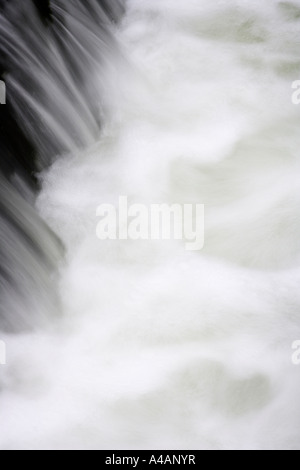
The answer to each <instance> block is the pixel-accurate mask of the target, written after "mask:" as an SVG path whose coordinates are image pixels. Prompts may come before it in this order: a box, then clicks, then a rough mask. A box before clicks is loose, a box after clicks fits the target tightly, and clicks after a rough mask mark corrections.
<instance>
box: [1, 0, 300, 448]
mask: <svg viewBox="0 0 300 470" xmlns="http://www.w3.org/2000/svg"><path fill="white" fill-rule="evenodd" d="M299 20H300V3H299V2H286V1H277V0H270V1H267V2H261V1H258V0H252V1H251V2H250V1H245V0H226V1H216V2H208V1H207V0H185V1H184V2H182V1H181V0H151V1H149V0H128V2H127V5H126V12H125V15H124V17H123V19H122V21H121V23H120V24H119V26H118V27H115V28H114V30H113V34H114V37H115V41H116V44H117V46H114V48H111V49H109V50H108V51H107V52H106V55H105V61H104V63H102V65H101V77H100V76H99V77H98V75H97V73H96V72H95V75H94V77H93V84H94V85H95V84H97V83H99V90H100V91H101V93H100V92H99V93H100V94H101V96H102V103H103V108H102V109H103V115H102V118H103V125H102V130H101V133H100V134H99V135H98V136H97V138H96V139H95V138H93V139H92V138H91V139H86V141H85V146H84V149H83V150H82V147H81V149H80V148H79V147H76V145H77V144H76V145H75V144H74V148H73V149H72V150H70V151H68V152H65V153H63V154H62V155H60V156H59V157H58V158H57V159H56V161H55V163H54V164H53V165H52V166H51V167H50V168H49V169H48V170H46V171H44V172H43V173H42V174H41V177H40V178H41V181H42V190H41V192H40V194H39V197H38V199H37V202H36V207H37V209H38V211H39V214H40V215H41V217H42V218H43V219H44V220H45V221H46V222H47V224H48V225H49V226H50V227H51V229H52V230H53V231H54V232H55V233H56V234H57V235H58V236H59V237H60V239H61V240H62V242H63V244H64V246H65V256H64V258H63V259H62V260H61V262H60V264H59V287H58V290H59V292H58V294H59V298H60V308H58V310H57V311H56V312H54V313H53V316H52V313H51V312H49V317H50V319H51V320H50V321H49V322H48V323H47V325H46V326H45V327H43V328H38V329H36V330H35V331H34V332H27V333H26V334H19V335H17V336H14V335H9V334H6V335H4V338H3V339H5V341H6V343H7V354H8V363H7V366H6V367H5V368H3V369H2V370H1V374H2V375H3V377H2V382H3V386H2V393H1V395H0V408H1V422H2V424H1V428H0V445H1V448H4V449H15V448H18V449H65V448H67V449H116V448H118V449H120V448H121V449H147V448H149V449H150V448H152V449H153V448H154V449H166V448H170V449H183V448H185V449H300V440H299V436H300V405H299V398H298V397H299V392H300V369H299V368H297V367H296V366H295V365H293V363H292V359H291V357H292V353H293V351H292V343H293V342H294V341H295V340H298V339H300V328H299V306H300V291H299V282H300V244H299V240H300V218H299V203H300V190H299V169H300V159H299V148H300V134H299V124H300V119H299V107H297V106H296V105H295V104H293V103H292V92H293V90H292V83H293V82H294V81H295V80H297V79H299V78H300V77H299V71H300V60H299V33H300V27H299V26H300V24H299ZM97 80H99V82H98V81H97ZM53 99H54V100H55V96H54V97H53ZM75 119H79V117H78V116H75V115H74V120H75ZM77 123H78V127H80V123H79V121H78V122H77ZM85 123H86V129H85V134H86V135H89V134H88V123H87V122H85ZM74 128H76V126H75V125H74ZM57 132H58V129H57ZM59 132H62V131H59ZM90 134H91V135H94V134H93V132H92V131H91V132H90ZM120 196H127V197H128V199H129V201H130V202H131V203H139V204H147V205H149V204H153V203H168V204H171V203H174V202H176V203H200V204H205V213H206V220H205V224H206V227H205V247H204V249H203V250H202V251H201V252H189V251H187V250H186V249H185V243H184V242H181V241H170V242H167V241H124V240H123V241H122V240H119V241H100V240H98V239H97V237H96V226H97V221H98V220H97V217H96V210H97V207H98V206H99V205H100V204H117V203H118V200H119V197H120ZM52 318H54V319H52Z"/></svg>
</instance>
